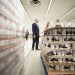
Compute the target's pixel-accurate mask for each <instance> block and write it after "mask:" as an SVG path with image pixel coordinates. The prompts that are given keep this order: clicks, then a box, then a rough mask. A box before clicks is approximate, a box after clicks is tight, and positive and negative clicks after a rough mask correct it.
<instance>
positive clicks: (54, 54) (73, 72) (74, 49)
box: [40, 27, 75, 75]
mask: <svg viewBox="0 0 75 75" xmlns="http://www.w3.org/2000/svg"><path fill="white" fill-rule="evenodd" d="M40 47H41V57H42V59H43V61H44V64H45V68H46V70H47V73H48V75H52V74H54V75H75V27H55V28H51V29H48V30H46V31H45V32H44V36H43V38H42V42H41V46H40Z"/></svg>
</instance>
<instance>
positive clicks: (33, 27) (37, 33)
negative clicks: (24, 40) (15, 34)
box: [32, 23, 39, 36]
mask: <svg viewBox="0 0 75 75" xmlns="http://www.w3.org/2000/svg"><path fill="white" fill-rule="evenodd" d="M32 32H33V35H36V36H38V35H39V27H38V26H37V24H36V23H33V24H32Z"/></svg>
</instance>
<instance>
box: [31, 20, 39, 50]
mask: <svg viewBox="0 0 75 75" xmlns="http://www.w3.org/2000/svg"><path fill="white" fill-rule="evenodd" d="M38 22H39V21H38V19H35V23H33V24H32V33H33V43H32V50H34V45H35V44H36V50H39V49H38V44H39V26H38Z"/></svg>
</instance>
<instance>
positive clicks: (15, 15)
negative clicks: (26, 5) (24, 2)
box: [0, 0, 24, 75]
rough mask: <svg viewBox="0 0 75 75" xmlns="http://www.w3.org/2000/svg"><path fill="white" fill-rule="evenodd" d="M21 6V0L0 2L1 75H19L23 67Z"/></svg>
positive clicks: (0, 0)
mask: <svg viewBox="0 0 75 75" xmlns="http://www.w3.org/2000/svg"><path fill="white" fill-rule="evenodd" d="M19 4H20V1H19V0H0V75H19V72H20V70H21V69H22V67H23V63H24V40H23V38H22V25H23V22H22V19H23V18H22V15H21V14H22V12H20V10H19V9H20V7H19ZM21 11H22V10H21Z"/></svg>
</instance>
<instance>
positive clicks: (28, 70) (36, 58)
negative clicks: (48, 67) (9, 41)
mask: <svg viewBox="0 0 75 75" xmlns="http://www.w3.org/2000/svg"><path fill="white" fill-rule="evenodd" d="M20 75H45V71H44V68H43V65H42V62H41V58H40V51H31V52H30V54H29V55H28V57H27V59H26V60H25V64H24V67H23V69H22V71H21V73H20Z"/></svg>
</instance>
